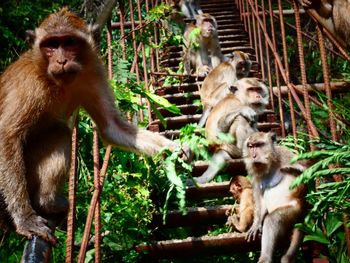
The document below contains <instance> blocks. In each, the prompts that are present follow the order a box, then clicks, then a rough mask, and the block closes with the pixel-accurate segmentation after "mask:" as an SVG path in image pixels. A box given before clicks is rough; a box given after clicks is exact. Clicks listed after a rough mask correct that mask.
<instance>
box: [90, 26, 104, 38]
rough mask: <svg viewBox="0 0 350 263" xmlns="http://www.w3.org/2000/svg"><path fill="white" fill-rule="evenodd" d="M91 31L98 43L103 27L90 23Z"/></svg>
mask: <svg viewBox="0 0 350 263" xmlns="http://www.w3.org/2000/svg"><path fill="white" fill-rule="evenodd" d="M89 31H90V34H91V35H92V37H93V39H94V40H95V42H96V43H99V42H100V37H101V27H100V26H99V25H98V24H93V25H89Z"/></svg>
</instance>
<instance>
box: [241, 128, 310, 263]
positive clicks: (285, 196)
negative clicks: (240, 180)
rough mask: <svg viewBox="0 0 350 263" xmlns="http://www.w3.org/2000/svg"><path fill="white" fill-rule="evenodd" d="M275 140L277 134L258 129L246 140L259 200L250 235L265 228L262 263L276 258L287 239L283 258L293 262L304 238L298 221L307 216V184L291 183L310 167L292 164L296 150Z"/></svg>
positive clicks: (247, 159)
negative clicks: (298, 227)
mask: <svg viewBox="0 0 350 263" xmlns="http://www.w3.org/2000/svg"><path fill="white" fill-rule="evenodd" d="M275 142H276V138H275V134H273V133H263V132H257V133H254V134H252V135H251V136H249V138H248V139H247V140H246V142H245V143H244V147H243V157H244V162H245V165H246V169H247V172H248V174H249V175H251V176H252V178H253V181H252V184H253V195H254V204H255V211H254V221H253V225H252V227H251V228H250V229H249V230H248V232H247V239H248V241H250V240H255V238H256V237H257V234H258V233H259V232H262V238H261V255H260V258H259V262H260V263H262V262H272V257H273V255H274V254H276V253H275V251H276V249H278V248H279V247H281V246H280V245H281V244H283V243H287V248H288V249H287V251H286V252H285V253H284V255H283V257H282V259H281V262H283V263H291V262H294V261H295V258H296V253H297V251H298V248H299V245H300V243H301V241H302V238H303V234H302V232H301V231H300V230H299V229H296V228H294V224H295V223H298V222H301V221H302V220H303V218H304V216H305V212H306V202H305V198H304V197H305V194H306V188H305V186H303V185H302V186H299V187H297V188H295V189H292V190H291V189H290V188H289V186H290V184H291V183H292V182H293V181H294V179H295V177H296V176H297V175H299V174H300V173H301V172H302V171H303V170H304V169H305V168H306V167H305V166H304V165H303V164H301V163H295V164H290V161H291V159H292V158H293V156H294V155H293V154H292V152H291V151H290V150H288V149H287V148H285V147H282V146H278V145H276V143H275ZM288 237H290V240H288ZM288 241H290V242H288Z"/></svg>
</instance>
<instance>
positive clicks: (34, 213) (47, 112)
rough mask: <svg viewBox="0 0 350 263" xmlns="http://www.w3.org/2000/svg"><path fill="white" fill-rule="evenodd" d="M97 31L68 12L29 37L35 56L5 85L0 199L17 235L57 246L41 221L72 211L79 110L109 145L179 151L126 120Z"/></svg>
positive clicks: (12, 71) (1, 84)
mask: <svg viewBox="0 0 350 263" xmlns="http://www.w3.org/2000/svg"><path fill="white" fill-rule="evenodd" d="M96 31H97V27H96V26H88V25H87V24H86V23H85V22H84V21H83V20H82V19H81V18H79V17H78V16H76V15H75V14H73V13H71V12H70V11H68V9H67V8H63V9H61V10H60V11H59V12H57V13H55V14H52V15H50V16H49V17H48V18H46V19H45V20H44V21H43V22H42V23H41V25H40V26H39V27H38V28H36V29H35V31H33V32H29V36H30V37H31V40H32V41H31V42H32V47H31V49H30V50H28V51H27V52H26V53H24V54H23V55H21V56H20V58H19V59H18V60H17V61H16V62H14V63H13V64H11V65H10V66H9V67H8V68H7V69H6V71H5V72H4V73H3V74H2V76H1V78H0V134H1V136H0V193H1V195H2V197H3V202H4V203H5V205H6V212H8V214H9V216H10V217H11V220H12V223H13V225H14V227H15V228H16V231H17V232H18V233H19V234H21V235H24V236H25V237H27V238H32V236H33V235H37V236H39V237H42V238H43V239H45V240H47V241H50V242H52V243H55V242H56V239H55V237H54V235H53V234H52V233H51V230H50V229H49V228H48V227H47V221H46V220H45V219H44V218H43V217H47V216H52V215H54V214H56V213H59V212H62V211H65V210H66V208H67V206H66V201H65V198H64V197H62V196H60V190H61V188H62V186H63V184H64V182H65V180H66V175H67V172H68V169H69V166H70V154H71V153H70V152H71V149H70V145H71V130H70V128H69V127H68V125H67V123H68V119H69V117H70V116H71V115H72V113H73V112H74V111H75V110H76V109H78V107H80V106H82V107H83V108H85V109H86V111H87V112H88V113H89V114H90V116H91V117H92V118H93V119H94V121H95V122H96V124H97V126H98V128H99V131H100V133H101V135H102V137H103V138H104V140H105V141H106V142H107V143H111V144H113V145H115V146H118V147H121V148H123V149H127V150H131V151H135V152H142V153H145V154H150V155H152V154H155V153H157V152H159V150H160V149H161V148H162V147H167V146H168V147H175V144H174V142H172V141H170V140H168V139H166V138H164V137H162V136H160V135H157V134H154V133H152V132H150V131H146V130H140V129H138V128H137V127H134V126H132V125H130V124H129V123H127V122H126V121H124V120H123V119H122V118H121V116H120V114H119V112H118V111H117V109H116V107H115V103H114V97H113V93H112V92H111V90H110V88H109V85H108V81H107V78H106V74H105V67H104V65H103V63H102V61H101V60H100V59H99V57H98V55H97V53H98V52H97V46H96V44H95V40H94V36H96V35H97V34H96ZM3 214H4V213H2V215H3ZM42 216H43V217H42Z"/></svg>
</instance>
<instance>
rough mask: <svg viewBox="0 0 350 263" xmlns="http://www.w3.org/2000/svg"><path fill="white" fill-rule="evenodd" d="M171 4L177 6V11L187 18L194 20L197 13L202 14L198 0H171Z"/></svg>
mask: <svg viewBox="0 0 350 263" xmlns="http://www.w3.org/2000/svg"><path fill="white" fill-rule="evenodd" d="M172 4H173V6H177V7H178V9H179V11H181V13H182V14H183V15H184V16H185V17H186V18H188V19H191V20H195V18H196V16H197V15H201V14H203V11H202V8H201V7H200V4H199V0H180V1H179V0H173V1H172Z"/></svg>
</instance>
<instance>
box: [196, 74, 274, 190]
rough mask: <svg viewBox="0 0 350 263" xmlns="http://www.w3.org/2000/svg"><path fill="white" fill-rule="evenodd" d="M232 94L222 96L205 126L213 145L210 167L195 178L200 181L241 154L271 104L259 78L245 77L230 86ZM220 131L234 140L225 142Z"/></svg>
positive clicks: (211, 175)
mask: <svg viewBox="0 0 350 263" xmlns="http://www.w3.org/2000/svg"><path fill="white" fill-rule="evenodd" d="M231 91H232V93H231V94H229V95H227V96H226V97H225V98H224V99H222V100H221V101H220V102H219V103H218V104H217V105H216V106H215V107H214V108H213V110H212V111H211V112H210V114H209V117H208V121H207V123H206V125H205V131H206V137H207V139H208V141H209V143H210V145H211V147H212V148H214V154H213V156H212V158H211V160H210V161H209V166H208V169H207V170H206V171H205V172H204V173H203V174H202V175H201V176H199V177H194V178H193V180H194V181H196V182H197V183H199V184H204V183H206V182H209V181H211V180H212V179H213V178H214V177H215V175H216V174H217V173H218V172H219V171H220V170H221V169H222V168H223V167H224V166H225V164H226V162H227V161H228V160H231V159H232V158H239V157H241V150H242V146H243V143H244V141H245V140H246V138H247V137H248V136H249V135H250V134H252V133H254V132H256V131H257V128H256V122H257V116H258V115H259V114H261V113H262V112H263V111H264V110H265V108H266V106H267V105H268V103H269V93H268V89H267V87H266V85H265V84H264V83H262V82H261V81H259V80H258V79H257V78H242V79H240V80H238V81H237V82H236V83H235V86H234V87H231ZM220 134H228V135H230V136H231V137H232V138H233V140H234V141H232V142H223V141H221V140H220V139H219V136H220Z"/></svg>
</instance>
